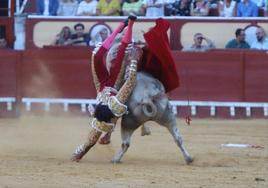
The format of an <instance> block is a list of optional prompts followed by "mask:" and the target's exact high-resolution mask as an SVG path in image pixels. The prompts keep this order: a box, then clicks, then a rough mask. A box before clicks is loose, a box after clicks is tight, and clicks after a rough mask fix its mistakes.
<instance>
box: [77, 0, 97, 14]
mask: <svg viewBox="0 0 268 188" xmlns="http://www.w3.org/2000/svg"><path fill="white" fill-rule="evenodd" d="M97 4H98V2H97V1H96V0H84V1H81V3H79V5H78V9H77V13H76V15H77V16H94V15H96V8H97Z"/></svg>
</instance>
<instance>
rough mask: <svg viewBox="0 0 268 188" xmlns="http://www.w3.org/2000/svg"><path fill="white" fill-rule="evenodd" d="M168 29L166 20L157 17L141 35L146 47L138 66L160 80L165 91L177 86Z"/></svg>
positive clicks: (177, 78) (177, 81) (177, 80)
mask: <svg viewBox="0 0 268 188" xmlns="http://www.w3.org/2000/svg"><path fill="white" fill-rule="evenodd" d="M168 29H169V23H168V21H166V20H164V19H162V18H159V19H157V20H156V25H155V26H154V27H153V28H152V29H150V31H148V32H147V33H145V34H144V35H143V36H144V39H145V41H146V43H147V48H148V49H147V50H146V48H145V50H144V54H143V60H142V65H141V67H140V68H141V70H142V71H145V72H148V73H150V74H151V75H152V76H154V77H155V78H157V79H158V80H160V81H161V82H162V83H163V85H164V87H165V90H166V92H169V91H171V90H174V89H175V88H177V87H179V76H178V73H177V71H176V66H175V62H174V59H173V57H172V54H171V50H170V46H169V42H168V36H167V30H168Z"/></svg>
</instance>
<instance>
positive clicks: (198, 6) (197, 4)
mask: <svg viewBox="0 0 268 188" xmlns="http://www.w3.org/2000/svg"><path fill="white" fill-rule="evenodd" d="M209 6H210V4H209V2H208V1H206V0H195V1H194V2H193V3H192V4H191V16H208V12H209Z"/></svg>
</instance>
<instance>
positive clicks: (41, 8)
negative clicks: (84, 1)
mask: <svg viewBox="0 0 268 188" xmlns="http://www.w3.org/2000/svg"><path fill="white" fill-rule="evenodd" d="M36 6H37V7H36V10H37V14H39V15H45V16H56V15H57V10H58V8H59V0H37V3H36Z"/></svg>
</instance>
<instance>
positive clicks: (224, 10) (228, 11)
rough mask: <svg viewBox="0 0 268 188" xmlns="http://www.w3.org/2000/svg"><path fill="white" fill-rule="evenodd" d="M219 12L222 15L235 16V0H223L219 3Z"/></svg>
mask: <svg viewBox="0 0 268 188" xmlns="http://www.w3.org/2000/svg"><path fill="white" fill-rule="evenodd" d="M219 13H220V16H222V17H235V16H236V1H234V0H223V1H220V3H219Z"/></svg>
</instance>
